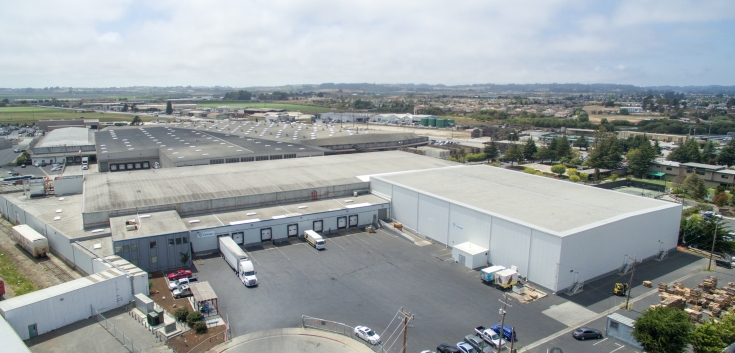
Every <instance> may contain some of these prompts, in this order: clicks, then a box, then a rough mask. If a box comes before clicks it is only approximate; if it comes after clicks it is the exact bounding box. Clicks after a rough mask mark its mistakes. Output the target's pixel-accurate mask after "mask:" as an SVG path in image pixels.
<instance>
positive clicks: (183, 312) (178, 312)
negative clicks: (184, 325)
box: [174, 308, 189, 321]
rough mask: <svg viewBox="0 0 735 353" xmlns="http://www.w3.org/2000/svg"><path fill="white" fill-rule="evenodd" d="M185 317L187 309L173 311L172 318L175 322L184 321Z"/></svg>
mask: <svg viewBox="0 0 735 353" xmlns="http://www.w3.org/2000/svg"><path fill="white" fill-rule="evenodd" d="M187 316H189V309H187V308H178V309H176V311H174V317H175V318H176V320H179V321H186V318H187Z"/></svg>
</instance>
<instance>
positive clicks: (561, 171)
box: [551, 164, 567, 177]
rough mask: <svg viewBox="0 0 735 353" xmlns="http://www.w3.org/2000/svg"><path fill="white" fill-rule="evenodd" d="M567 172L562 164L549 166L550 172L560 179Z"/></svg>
mask: <svg viewBox="0 0 735 353" xmlns="http://www.w3.org/2000/svg"><path fill="white" fill-rule="evenodd" d="M566 171H567V167H565V166H564V165H563V164H556V165H552V166H551V172H552V173H554V174H556V175H558V176H559V177H561V175H562V174H564V172H566Z"/></svg>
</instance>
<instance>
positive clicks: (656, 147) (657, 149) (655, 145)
mask: <svg viewBox="0 0 735 353" xmlns="http://www.w3.org/2000/svg"><path fill="white" fill-rule="evenodd" d="M661 150H662V148H661V145H660V144H659V143H658V140H655V141H654V142H653V151H654V152H656V155H657V156H658V155H660V154H661Z"/></svg>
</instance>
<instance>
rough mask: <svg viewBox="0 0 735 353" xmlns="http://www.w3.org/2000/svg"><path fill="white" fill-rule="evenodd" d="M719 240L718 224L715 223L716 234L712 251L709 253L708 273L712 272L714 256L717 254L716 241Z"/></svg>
mask: <svg viewBox="0 0 735 353" xmlns="http://www.w3.org/2000/svg"><path fill="white" fill-rule="evenodd" d="M716 240H717V222H715V234H713V235H712V251H710V252H709V265H707V271H712V256H714V254H715V241H716Z"/></svg>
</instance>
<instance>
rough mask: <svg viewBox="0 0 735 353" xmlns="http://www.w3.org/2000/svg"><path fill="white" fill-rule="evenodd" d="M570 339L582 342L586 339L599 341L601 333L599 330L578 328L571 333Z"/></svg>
mask: <svg viewBox="0 0 735 353" xmlns="http://www.w3.org/2000/svg"><path fill="white" fill-rule="evenodd" d="M572 337H574V338H576V339H578V340H582V341H584V340H585V339H587V338H593V339H594V338H596V339H600V338H602V332H600V330H595V329H593V328H589V327H580V328H578V329H576V330H574V331H572Z"/></svg>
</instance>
